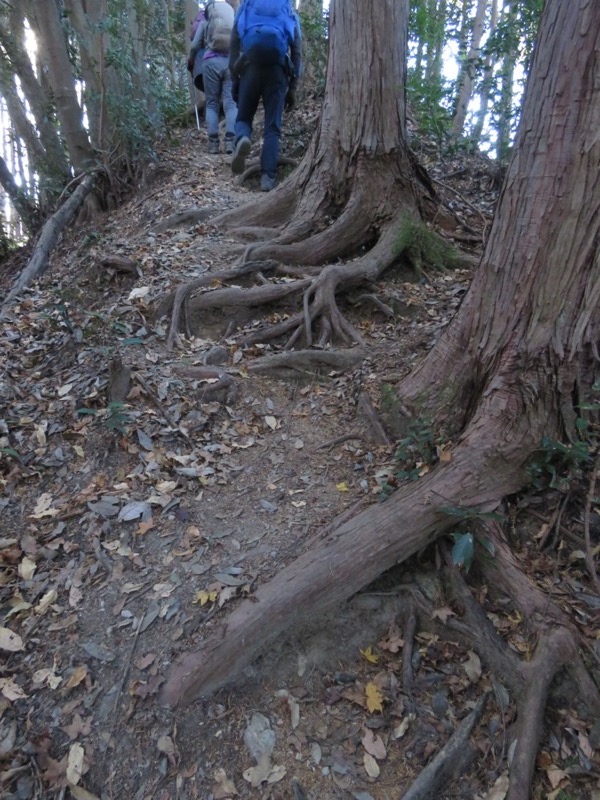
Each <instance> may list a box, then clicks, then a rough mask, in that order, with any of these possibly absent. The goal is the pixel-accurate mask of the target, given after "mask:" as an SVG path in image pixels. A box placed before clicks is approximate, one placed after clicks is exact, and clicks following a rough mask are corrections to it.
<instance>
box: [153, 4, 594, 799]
mask: <svg viewBox="0 0 600 800" xmlns="http://www.w3.org/2000/svg"><path fill="white" fill-rule="evenodd" d="M337 10H338V9H337V5H336V3H334V7H333V9H332V46H334V43H335V33H334V30H335V21H336V11H337ZM598 41H600V8H598V7H597V6H596V5H595V4H592V3H590V2H589V1H588V0H577V2H574V3H569V4H565V3H563V2H561V0H548V1H547V3H546V6H545V10H544V14H543V19H542V25H541V29H540V33H539V39H538V45H537V47H536V50H535V55H534V60H533V67H532V73H531V77H530V80H529V83H528V86H527V92H526V96H525V101H524V111H523V121H522V125H521V127H520V130H519V134H518V138H517V142H516V145H515V153H518V155H515V157H513V159H512V161H511V163H510V165H509V168H508V172H507V177H506V182H505V185H504V188H503V191H502V195H501V198H500V202H499V207H498V211H497V214H496V217H495V219H494V224H493V228H492V231H491V233H490V237H489V240H488V243H487V246H486V250H485V253H484V256H483V258H482V262H481V264H480V267H479V268H478V270H477V272H476V275H475V279H474V281H473V284H472V286H471V288H470V290H469V292H468V294H467V296H466V298H465V300H464V302H463V304H462V306H461V307H460V309H459V312H458V313H457V315H456V317H455V318H454V320H453V321H452V323H451V324H450V326H449V327H448V328H447V329H446V330H445V332H444V334H443V335H442V337H441V339H440V340H439V342H438V343H437V344H436V346H435V347H434V348H433V349H432V350H431V351H430V353H429V355H428V356H427V357H426V359H425V360H424V362H423V363H422V364H421V366H420V367H419V368H418V369H417V370H416V371H415V372H414V373H412V374H411V375H409V376H408V377H407V378H406V379H405V380H404V381H403V382H402V383H401V384H400V386H399V390H398V397H399V404H400V406H401V407H402V408H403V409H405V412H404V413H405V414H406V415H407V416H410V415H411V414H413V415H416V414H421V415H429V416H430V418H432V419H433V420H434V421H435V425H436V426H438V427H440V426H443V428H444V430H445V431H446V435H447V436H449V437H450V439H451V440H452V441H453V442H454V445H453V447H452V451H451V458H450V459H449V460H446V461H445V462H443V463H441V464H439V465H438V466H437V467H436V468H434V469H433V470H432V471H431V472H430V473H428V474H427V475H425V476H424V477H423V478H421V479H420V480H419V481H418V482H416V483H408V484H407V485H404V486H401V487H400V488H399V489H398V490H397V491H396V492H395V493H394V494H393V495H392V496H391V497H390V499H388V500H387V502H385V503H383V504H381V505H378V506H373V507H371V508H369V509H368V510H367V511H364V512H362V513H360V514H358V515H357V516H356V517H354V518H353V519H351V520H350V521H349V522H346V523H345V524H343V525H342V526H341V527H339V528H337V529H335V530H333V532H330V533H328V534H326V535H324V536H323V537H322V538H320V537H318V536H317V537H316V538H315V540H314V541H313V542H311V543H310V544H311V547H310V549H309V550H308V551H307V552H306V553H305V554H304V555H303V556H301V557H300V558H299V559H297V560H296V561H294V562H292V563H291V564H290V565H289V566H288V567H286V568H285V569H284V570H283V571H282V572H281V573H280V574H279V575H278V576H276V577H275V578H274V579H273V580H272V581H270V582H268V583H267V584H265V585H263V586H260V587H259V588H258V590H257V591H256V593H255V594H254V596H253V598H252V601H250V600H247V601H244V602H243V603H242V604H241V605H240V606H238V607H237V608H236V609H235V610H234V611H233V613H232V614H231V615H230V616H229V618H228V619H227V621H226V622H225V623H224V624H223V626H222V627H221V628H220V629H219V630H218V632H217V633H215V635H214V636H212V637H211V638H210V639H208V640H207V641H206V642H205V643H204V644H203V645H202V648H201V649H200V650H199V651H198V652H196V653H194V654H190V655H188V656H187V657H186V658H185V659H184V660H183V662H182V663H181V664H178V665H177V666H176V667H175V668H174V669H173V671H172V673H171V675H170V678H169V680H168V682H167V684H166V686H165V689H164V691H163V695H162V697H163V700H164V701H165V702H167V703H170V704H176V703H179V702H182V701H189V700H191V699H193V698H194V697H196V696H197V695H198V694H205V693H207V692H210V691H212V690H213V689H214V688H215V687H217V686H220V685H222V684H223V682H224V681H225V680H227V679H228V678H230V677H231V676H232V675H234V674H236V673H237V672H238V671H239V670H240V668H241V667H242V666H243V665H245V664H247V663H248V662H249V661H250V660H252V659H253V658H255V657H256V655H257V654H258V653H260V652H261V651H263V650H264V649H265V648H266V647H267V645H268V643H269V642H270V641H271V640H272V639H273V638H275V637H277V636H280V635H282V634H283V633H284V631H285V630H286V629H287V628H288V626H289V625H290V623H291V622H292V620H293V622H294V624H297V621H298V616H299V613H300V612H299V610H300V609H302V610H303V611H304V613H305V615H306V617H308V618H312V619H318V618H319V617H320V615H321V614H322V613H323V612H325V611H326V610H327V609H331V608H332V607H334V606H335V605H336V604H338V603H340V601H341V600H343V599H344V598H347V597H349V596H350V595H351V594H353V593H354V592H356V591H358V590H359V589H360V588H362V587H363V586H365V585H367V584H368V583H370V582H371V581H372V580H374V579H375V578H376V577H377V576H378V575H379V574H380V573H381V572H382V571H383V570H385V569H388V568H390V567H392V566H393V565H394V564H396V563H397V562H398V561H401V560H404V559H406V558H408V557H409V556H410V555H412V554H414V553H416V552H417V551H419V550H421V549H422V548H424V547H425V546H426V545H428V544H429V543H431V542H432V541H433V540H434V539H436V538H438V537H440V535H441V534H443V533H445V532H447V531H449V530H450V529H452V527H453V526H454V525H455V522H456V512H457V511H458V512H459V513H460V514H462V515H463V516H464V517H466V518H469V515H471V518H472V519H473V518H474V519H475V520H476V519H477V518H479V520H480V524H481V523H483V524H485V520H486V514H487V512H490V511H492V510H493V509H494V508H496V507H497V506H498V504H499V503H500V502H501V500H502V498H503V497H504V496H506V495H508V494H512V493H514V492H517V491H518V490H519V489H520V488H522V487H523V486H524V485H526V484H527V482H528V481H529V477H528V473H527V466H528V463H529V462H530V460H531V458H532V455H533V454H534V453H535V451H536V450H537V448H538V447H539V446H540V442H541V440H542V437H543V436H544V435H545V436H548V437H556V438H561V437H565V436H566V437H567V438H571V439H572V440H576V438H577V435H578V428H579V423H578V422H577V420H581V419H585V418H586V417H587V416H589V415H592V417H594V415H596V414H597V412H595V411H594V410H593V408H594V407H593V406H590V404H589V403H586V400H587V399H591V398H593V397H594V396H595V392H596V390H597V389H596V388H595V386H596V381H597V379H598V372H599V367H598V358H597V350H596V345H597V341H598V337H599V335H600V305H599V303H598V300H599V299H600V259H599V252H598V240H599V236H600V182H599V180H598V175H599V174H600V140H599V139H598V136H597V131H598V124H599V122H600V95H599V94H598V92H597V91H596V82H597V77H598V62H597V43H598ZM320 167H321V165H320V164H319V163H318V162H317V164H316V165H315V169H316V171H318V170H319V168H320ZM590 408H591V409H592V410H590ZM486 527H487V531H488V533H489V535H490V536H494V537H495V538H496V541H497V545H498V549H497V559H496V561H495V562H494V565H493V575H494V581H495V585H496V586H501V587H502V588H503V590H504V591H505V592H506V593H507V594H508V595H509V596H511V597H512V598H513V599H514V601H515V602H516V604H517V606H519V607H520V608H521V609H523V610H526V613H527V614H528V615H529V616H530V617H531V620H532V623H533V625H534V627H533V628H532V635H533V634H534V632H535V635H536V637H537V646H536V651H535V653H534V656H533V658H532V659H531V660H530V661H527V662H526V661H521V660H520V659H519V658H518V657H517V656H516V655H515V653H514V652H513V651H512V650H510V648H508V647H507V646H506V645H505V644H504V643H503V642H502V640H501V639H500V637H499V636H498V634H497V632H496V631H495V629H494V628H493V626H492V625H491V623H490V621H489V620H488V619H487V618H486V617H485V614H483V613H482V612H481V609H479V610H477V604H476V602H475V600H474V598H473V597H472V595H471V594H470V593H469V592H468V591H464V590H461V589H460V585H459V583H457V584H456V586H458V587H459V588H457V591H458V592H459V593H461V592H462V593H461V594H460V602H461V604H462V606H463V609H464V616H463V622H464V623H465V625H463V632H464V629H465V627H466V628H469V627H470V633H471V636H472V639H473V646H474V647H475V648H476V649H477V650H478V652H479V654H480V656H481V657H482V659H483V660H484V661H485V663H486V664H487V665H488V666H489V667H490V669H491V670H492V671H494V672H495V673H496V674H498V675H499V676H500V677H501V679H502V680H503V681H505V682H506V685H508V686H509V687H510V690H511V692H513V693H514V696H515V697H516V698H517V705H518V722H517V726H516V729H515V730H513V731H511V734H510V735H511V737H514V739H515V749H514V755H513V758H512V761H511V764H510V767H509V770H510V787H509V791H508V798H509V800H517V798H524V797H527V796H528V795H529V785H530V782H531V777H532V774H533V770H534V765H535V757H536V750H537V745H538V741H539V737H540V734H541V729H542V722H543V716H544V708H545V703H546V698H547V694H548V691H549V688H550V684H551V682H552V680H553V677H554V676H555V674H556V672H557V671H558V670H559V669H560V668H561V667H563V666H564V667H566V668H567V669H568V670H569V671H570V673H571V674H572V676H573V678H574V680H575V685H576V686H577V688H578V690H579V693H580V696H581V698H582V699H583V701H584V703H586V704H587V707H588V708H589V709H593V712H594V713H596V714H597V713H599V712H600V694H599V692H598V689H597V687H596V686H595V684H594V682H593V681H592V680H591V678H590V676H589V675H588V673H587V672H586V670H585V668H584V666H583V662H582V660H581V658H580V656H579V653H578V650H577V645H578V642H577V635H576V633H575V631H574V629H573V628H572V627H571V626H570V624H569V623H568V621H567V620H565V617H564V615H563V614H562V612H561V611H560V610H559V609H558V608H557V607H556V606H554V604H553V602H552V600H551V599H550V597H547V596H546V595H545V594H544V593H543V592H542V591H541V590H540V589H538V588H537V587H535V586H534V585H533V584H532V583H530V582H529V580H528V579H527V577H526V576H525V575H524V574H523V573H522V572H521V571H520V570H519V565H518V560H517V558H516V556H514V555H512V554H511V553H510V548H509V547H508V544H507V543H506V542H505V541H503V540H502V538H501V536H500V535H499V532H498V530H497V529H496V528H495V527H494V525H493V524H492V523H489V524H487V525H486Z"/></svg>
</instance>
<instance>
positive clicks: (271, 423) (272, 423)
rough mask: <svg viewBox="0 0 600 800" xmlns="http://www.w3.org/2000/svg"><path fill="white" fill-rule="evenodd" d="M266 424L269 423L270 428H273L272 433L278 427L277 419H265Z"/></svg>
mask: <svg viewBox="0 0 600 800" xmlns="http://www.w3.org/2000/svg"><path fill="white" fill-rule="evenodd" d="M265 422H266V423H267V425H268V426H269V428H271V430H272V431H274V430H275V428H276V427H277V420H276V419H275V417H265Z"/></svg>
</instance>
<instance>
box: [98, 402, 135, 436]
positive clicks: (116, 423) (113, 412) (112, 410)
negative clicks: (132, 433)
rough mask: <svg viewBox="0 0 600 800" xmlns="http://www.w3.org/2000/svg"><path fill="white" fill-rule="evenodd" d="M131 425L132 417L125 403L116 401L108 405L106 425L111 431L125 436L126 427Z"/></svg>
mask: <svg viewBox="0 0 600 800" xmlns="http://www.w3.org/2000/svg"><path fill="white" fill-rule="evenodd" d="M130 423H131V416H130V414H129V412H128V411H127V409H126V408H125V405H124V403H122V402H120V401H115V402H112V403H109V404H108V416H107V417H106V420H105V422H104V424H105V425H106V427H107V428H108V429H109V430H110V431H116V432H118V433H122V434H125V433H126V432H127V431H126V426H127V425H129V424H130Z"/></svg>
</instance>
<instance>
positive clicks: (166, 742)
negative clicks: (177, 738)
mask: <svg viewBox="0 0 600 800" xmlns="http://www.w3.org/2000/svg"><path fill="white" fill-rule="evenodd" d="M156 746H157V747H158V750H159V752H161V753H164V754H165V755H166V756H173V755H175V744H174V742H173V739H171V737H170V736H159V737H158V741H157V742H156Z"/></svg>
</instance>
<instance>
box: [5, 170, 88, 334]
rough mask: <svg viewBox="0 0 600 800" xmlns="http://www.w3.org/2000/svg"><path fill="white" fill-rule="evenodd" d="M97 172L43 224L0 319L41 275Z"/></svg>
mask: <svg viewBox="0 0 600 800" xmlns="http://www.w3.org/2000/svg"><path fill="white" fill-rule="evenodd" d="M97 177H98V175H97V173H95V172H94V173H90V174H89V175H86V176H85V177H84V178H83V180H82V181H81V183H80V184H79V186H78V187H77V189H75V191H74V192H73V194H72V195H71V196H70V197H69V198H68V200H66V201H65V202H64V203H63V205H62V206H61V207H60V208H59V209H58V211H57V212H56V213H55V214H53V216H51V217H50V219H49V220H48V221H47V222H46V223H45V224H44V227H43V228H42V230H41V233H40V236H39V238H38V240H37V242H36V245H35V247H34V249H33V254H32V256H31V258H30V259H29V263H28V264H27V266H26V267H25V269H24V270H23V271H22V272H21V274H20V275H19V277H18V278H17V280H16V281H15V283H14V285H13V287H12V289H11V290H10V291H9V293H8V294H7V295H6V297H5V298H4V300H3V301H2V305H1V306H0V319H2V317H3V316H4V315H5V312H6V310H7V309H8V307H9V306H10V304H11V303H12V302H13V300H15V298H16V297H17V296H18V295H19V294H20V293H21V291H22V290H23V289H24V288H25V287H26V286H29V284H30V283H31V282H32V281H34V280H35V279H36V278H38V277H39V276H40V275H42V274H43V273H44V272H45V271H46V269H47V268H48V264H49V260H48V259H49V257H50V253H51V252H52V250H53V248H54V245H55V244H56V242H57V240H58V237H59V235H60V234H61V232H62V231H63V229H64V228H65V226H66V225H67V224H68V223H69V222H70V221H71V220H72V219H73V217H74V216H75V215H76V214H77V212H78V211H79V210H80V208H81V207H82V205H83V203H84V201H85V199H86V197H88V196H89V194H90V192H91V191H92V189H93V188H94V186H95V185H96V180H97Z"/></svg>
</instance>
